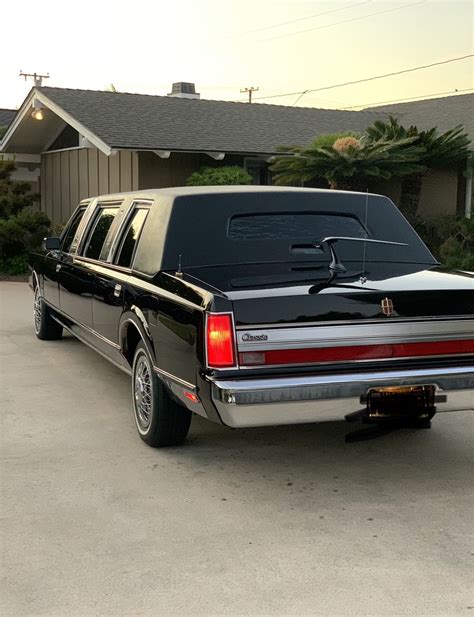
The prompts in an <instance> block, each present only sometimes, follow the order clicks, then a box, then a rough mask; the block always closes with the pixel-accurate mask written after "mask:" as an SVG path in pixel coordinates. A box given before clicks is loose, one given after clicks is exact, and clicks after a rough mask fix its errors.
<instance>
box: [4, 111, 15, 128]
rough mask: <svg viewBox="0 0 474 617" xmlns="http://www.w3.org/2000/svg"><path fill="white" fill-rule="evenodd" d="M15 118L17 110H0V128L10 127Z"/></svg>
mask: <svg viewBox="0 0 474 617" xmlns="http://www.w3.org/2000/svg"><path fill="white" fill-rule="evenodd" d="M15 116H16V110H15V109H0V126H8V125H9V124H10V122H11V121H12V120H13V118H14V117H15Z"/></svg>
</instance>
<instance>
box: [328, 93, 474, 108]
mask: <svg viewBox="0 0 474 617" xmlns="http://www.w3.org/2000/svg"><path fill="white" fill-rule="evenodd" d="M473 91H474V88H464V89H463V90H458V89H457V88H456V89H455V90H447V91H446V92H432V93H431V94H423V95H421V96H410V97H408V98H406V99H394V100H392V101H378V102H377V103H361V104H360V105H351V107H341V108H340V111H344V110H347V109H354V108H355V107H365V106H366V105H369V106H370V105H385V103H403V102H404V101H417V100H419V99H424V100H430V99H429V97H437V96H443V94H455V93H456V92H458V93H459V92H473Z"/></svg>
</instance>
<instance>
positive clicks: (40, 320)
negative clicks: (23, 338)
mask: <svg viewBox="0 0 474 617" xmlns="http://www.w3.org/2000/svg"><path fill="white" fill-rule="evenodd" d="M33 315H34V326H35V334H36V336H37V337H38V338H39V339H41V340H42V341H56V340H58V339H60V338H61V337H62V335H63V327H62V326H61V325H60V324H59V323H58V322H57V321H56V320H55V319H53V317H52V316H51V309H50V308H49V306H48V305H47V304H46V303H45V301H44V298H43V296H42V294H41V289H40V286H39V285H37V286H36V289H35V300H34V305H33Z"/></svg>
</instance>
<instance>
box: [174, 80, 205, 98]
mask: <svg viewBox="0 0 474 617" xmlns="http://www.w3.org/2000/svg"><path fill="white" fill-rule="evenodd" d="M168 96H173V97H174V98H177V99H199V98H201V95H200V94H199V93H198V92H196V86H195V85H194V84H193V83H190V82H188V81H177V82H176V83H174V84H173V87H172V88H171V92H170V93H169V94H168Z"/></svg>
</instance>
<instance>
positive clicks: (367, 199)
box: [359, 188, 369, 285]
mask: <svg viewBox="0 0 474 617" xmlns="http://www.w3.org/2000/svg"><path fill="white" fill-rule="evenodd" d="M368 218H369V189H368V188H367V189H366V190H365V225H364V226H365V232H366V233H367V221H368ZM366 250H367V243H366V242H364V249H363V253H362V274H361V276H360V279H359V280H360V284H361V285H365V283H367V277H366V276H365V256H366Z"/></svg>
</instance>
